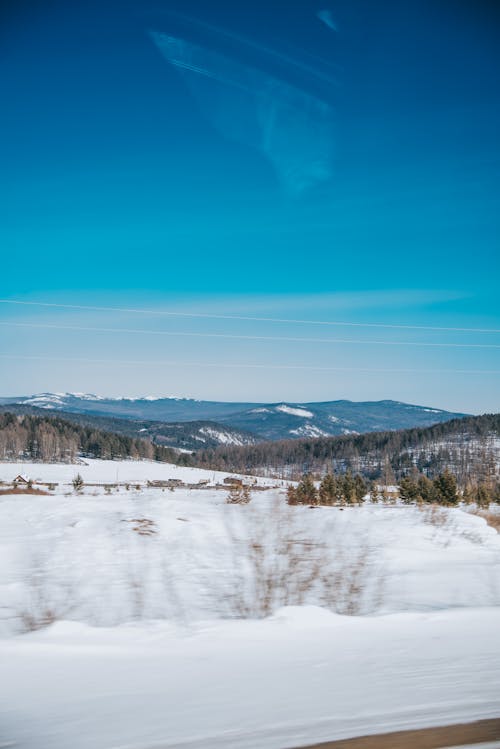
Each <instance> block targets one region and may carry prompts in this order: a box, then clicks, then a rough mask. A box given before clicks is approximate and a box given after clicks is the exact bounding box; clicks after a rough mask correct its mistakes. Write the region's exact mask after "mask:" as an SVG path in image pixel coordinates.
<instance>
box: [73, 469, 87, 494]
mask: <svg viewBox="0 0 500 749" xmlns="http://www.w3.org/2000/svg"><path fill="white" fill-rule="evenodd" d="M71 483H72V484H73V489H74V490H75V492H81V490H82V489H83V486H84V483H83V479H82V477H81V476H80V474H79V473H77V474H76V476H75V478H74V479H73V481H72V482H71Z"/></svg>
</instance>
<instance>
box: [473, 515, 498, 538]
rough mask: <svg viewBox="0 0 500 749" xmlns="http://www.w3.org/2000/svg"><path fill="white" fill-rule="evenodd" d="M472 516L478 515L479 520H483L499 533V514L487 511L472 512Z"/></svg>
mask: <svg viewBox="0 0 500 749" xmlns="http://www.w3.org/2000/svg"><path fill="white" fill-rule="evenodd" d="M472 514H473V515H478V516H479V517H480V518H484V519H485V520H486V522H487V523H488V525H491V527H492V528H494V529H495V530H496V532H497V533H500V512H489V511H488V510H472Z"/></svg>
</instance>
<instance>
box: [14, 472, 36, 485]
mask: <svg viewBox="0 0 500 749" xmlns="http://www.w3.org/2000/svg"><path fill="white" fill-rule="evenodd" d="M12 483H13V484H14V485H15V486H28V484H31V483H32V481H31V479H30V477H29V476H25V475H23V474H22V473H19V474H18V475H17V476H16V478H15V479H14V481H13V482H12Z"/></svg>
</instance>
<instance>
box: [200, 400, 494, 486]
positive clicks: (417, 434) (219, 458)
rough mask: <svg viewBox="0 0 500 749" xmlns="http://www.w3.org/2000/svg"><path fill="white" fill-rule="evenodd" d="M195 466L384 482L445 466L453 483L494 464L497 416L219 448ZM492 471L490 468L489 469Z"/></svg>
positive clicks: (204, 454)
mask: <svg viewBox="0 0 500 749" xmlns="http://www.w3.org/2000/svg"><path fill="white" fill-rule="evenodd" d="M197 460H198V462H199V464H200V465H207V466H208V465H210V466H213V467H214V468H215V467H217V468H220V469H224V470H233V471H236V470H240V471H244V472H247V471H254V472H255V473H261V474H262V473H263V474H268V475H274V476H279V477H291V476H294V475H296V474H300V473H303V472H311V473H318V474H322V473H325V472H326V471H332V470H333V471H345V470H347V469H350V470H352V471H353V472H359V473H361V474H362V475H363V476H365V477H366V478H370V479H373V478H378V477H383V478H385V479H386V482H387V483H391V481H393V480H394V479H398V478H400V477H401V476H404V475H406V474H407V473H409V472H411V471H412V470H413V469H417V470H418V471H421V472H423V473H426V474H427V475H428V476H430V477H433V476H435V475H437V474H438V473H439V472H441V471H443V470H444V469H445V468H449V469H450V470H452V471H453V473H454V474H455V475H456V476H457V478H458V479H459V481H461V482H463V481H465V480H466V479H467V478H468V477H469V476H470V475H471V474H472V473H474V474H475V475H476V477H478V476H481V475H483V474H485V473H487V472H491V470H492V466H493V467H494V466H498V464H499V462H500V414H489V415H484V416H469V417H466V418H462V419H453V420H451V421H447V422H445V423H442V424H435V425H433V426H431V427H426V428H415V429H405V430H399V431H384V432H373V433H367V434H362V435H348V436H343V437H330V438H319V439H300V440H282V441H279V442H274V443H266V444H257V445H252V446H248V447H224V448H222V447H220V448H217V449H215V450H205V451H202V452H200V453H199V454H198V455H197ZM493 470H494V468H493Z"/></svg>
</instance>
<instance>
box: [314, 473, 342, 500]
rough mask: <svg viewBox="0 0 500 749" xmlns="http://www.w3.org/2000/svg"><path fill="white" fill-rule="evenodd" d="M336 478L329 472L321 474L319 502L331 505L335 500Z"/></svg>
mask: <svg viewBox="0 0 500 749" xmlns="http://www.w3.org/2000/svg"><path fill="white" fill-rule="evenodd" d="M337 493H338V487H337V480H336V478H335V476H334V475H333V474H331V473H326V474H325V475H324V476H323V479H322V481H321V484H320V486H319V493H318V494H319V503H320V504H321V505H333V504H335V503H336V501H337Z"/></svg>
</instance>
